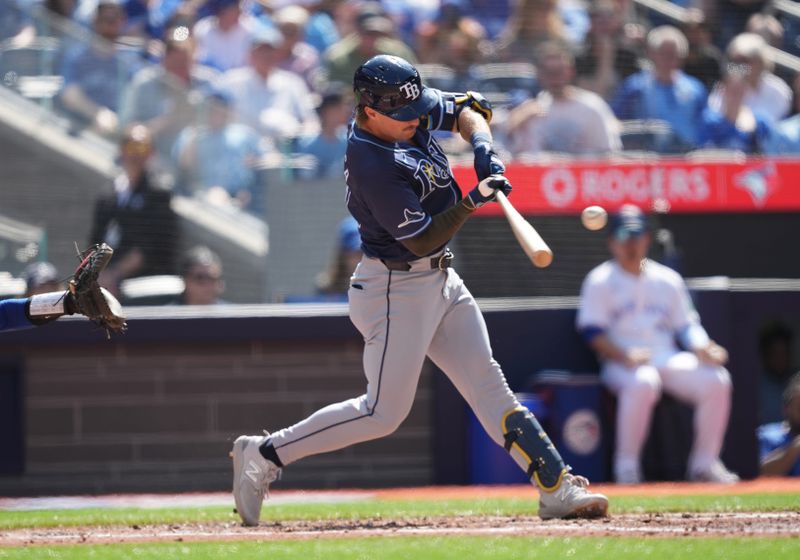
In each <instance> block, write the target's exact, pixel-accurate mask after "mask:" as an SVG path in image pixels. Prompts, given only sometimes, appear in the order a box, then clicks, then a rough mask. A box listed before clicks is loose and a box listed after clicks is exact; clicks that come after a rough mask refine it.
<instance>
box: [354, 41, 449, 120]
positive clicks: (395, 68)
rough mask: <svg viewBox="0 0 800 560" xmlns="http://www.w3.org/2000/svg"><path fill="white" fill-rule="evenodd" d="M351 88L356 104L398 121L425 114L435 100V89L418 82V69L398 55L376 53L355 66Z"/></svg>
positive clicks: (436, 97)
mask: <svg viewBox="0 0 800 560" xmlns="http://www.w3.org/2000/svg"><path fill="white" fill-rule="evenodd" d="M353 90H354V91H355V93H356V100H357V102H358V104H359V105H364V106H366V107H371V108H373V109H375V110H376V111H378V112H379V113H382V114H384V115H386V116H387V117H390V118H392V119H395V120H398V121H410V120H413V119H417V118H420V117H424V116H426V115H427V114H428V113H429V112H430V110H431V109H433V107H434V105H436V103H438V102H439V95H438V93H437V92H436V90H433V89H431V88H427V87H425V86H423V85H422V80H421V79H420V77H419V72H417V69H416V68H414V66H413V65H411V63H409V62H408V61H407V60H404V59H402V58H400V57H398V56H390V55H386V54H380V55H378V56H374V57H372V58H370V59H369V60H368V61H366V62H365V63H364V64H362V65H361V66H359V67H358V70H356V73H355V76H354V77H353Z"/></svg>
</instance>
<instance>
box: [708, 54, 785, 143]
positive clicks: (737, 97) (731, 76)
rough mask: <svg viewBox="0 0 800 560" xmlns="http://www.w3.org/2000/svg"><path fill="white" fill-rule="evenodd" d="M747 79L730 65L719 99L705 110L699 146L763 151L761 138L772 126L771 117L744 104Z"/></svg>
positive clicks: (736, 68) (734, 66) (738, 69)
mask: <svg viewBox="0 0 800 560" xmlns="http://www.w3.org/2000/svg"><path fill="white" fill-rule="evenodd" d="M746 80H747V78H746V76H745V75H744V74H743V72H742V71H741V69H740V67H739V66H736V65H732V66H729V67H728V68H727V71H726V75H725V78H724V80H723V85H722V86H721V87H720V91H721V95H720V98H719V102H718V103H717V104H715V106H712V105H711V104H710V103H709V105H708V106H707V107H706V108H705V109H704V110H703V117H702V120H701V126H700V135H699V137H698V146H699V147H701V148H720V149H726V150H738V151H741V152H744V153H746V154H755V153H759V152H760V151H761V145H760V142H759V139H760V138H761V136H762V135H763V134H764V133H765V132H766V128H767V127H769V119H764V118H763V117H761V116H760V115H758V114H756V113H755V112H754V111H753V110H751V109H750V107H748V106H747V105H746V104H745V102H744V99H745V95H746V93H747V88H748V86H747V81H746ZM717 106H718V108H717Z"/></svg>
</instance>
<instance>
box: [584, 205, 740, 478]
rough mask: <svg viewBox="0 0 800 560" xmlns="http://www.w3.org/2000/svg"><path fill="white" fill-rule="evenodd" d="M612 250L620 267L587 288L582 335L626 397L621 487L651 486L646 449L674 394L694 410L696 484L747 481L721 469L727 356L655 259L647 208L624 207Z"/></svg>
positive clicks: (617, 461)
mask: <svg viewBox="0 0 800 560" xmlns="http://www.w3.org/2000/svg"><path fill="white" fill-rule="evenodd" d="M608 246H609V249H610V251H611V254H612V256H613V259H611V260H609V261H606V262H604V263H602V264H601V265H599V266H597V267H596V268H594V269H593V270H592V271H591V272H589V274H588V276H587V277H586V279H585V280H584V282H583V287H582V290H581V303H580V309H579V311H578V318H577V326H578V330H579V331H580V332H581V334H582V335H583V337H584V339H585V340H586V341H587V343H588V344H589V346H591V348H592V349H593V350H594V351H595V352H596V353H597V356H598V358H599V359H600V361H601V363H602V371H601V379H602V381H603V383H604V384H605V385H606V386H607V387H608V388H609V389H610V390H611V391H612V392H613V393H615V394H616V395H617V426H616V449H615V450H614V476H615V480H616V481H617V482H618V483H624V484H636V483H639V482H641V481H642V474H641V466H640V456H641V451H642V447H643V446H644V443H645V439H646V438H647V434H648V431H649V428H650V418H651V415H652V411H653V408H654V406H655V404H656V403H657V402H658V399H659V398H660V396H661V392H662V391H665V392H667V393H669V394H671V395H673V396H675V397H676V398H678V399H680V400H681V401H684V402H686V403H687V404H689V405H691V406H692V407H694V443H693V446H692V451H691V454H690V456H689V465H688V472H687V477H688V479H689V480H693V481H705V482H719V483H733V482H736V481H738V480H739V477H738V476H737V475H736V474H734V473H732V472H730V471H729V470H728V469H727V468H726V467H725V466H724V465H723V464H722V462H721V461H720V459H719V454H720V450H721V448H722V442H723V438H724V435H725V429H726V427H727V424H728V415H729V412H730V403H731V379H730V375H729V374H728V371H727V370H726V369H725V368H724V367H723V365H724V364H725V363H726V362H727V359H728V353H727V351H726V350H725V349H724V348H723V347H722V346H720V345H718V344H717V343H715V342H714V341H713V340H711V339H710V338H709V337H708V334H707V333H706V331H705V329H703V327H702V325H701V324H700V319H699V316H698V314H697V312H696V311H695V309H694V307H693V305H692V302H691V299H690V298H689V292H688V289H687V288H686V284H685V283H684V281H683V278H681V276H680V275H679V274H678V273H677V272H675V271H674V270H672V269H670V268H667V267H665V266H663V265H661V264H659V263H657V262H654V261H652V260H650V259H647V258H646V256H647V251H648V248H649V247H650V233H649V232H648V224H647V217H646V216H645V214H644V213H643V212H642V211H641V209H640V208H638V207H636V206H633V205H625V206H623V207H622V208H621V209H620V211H619V213H617V214H615V215H614V216H613V217H612V219H611V222H610V224H609V240H608ZM676 339H677V342H679V343H680V345H681V347H683V348H685V349H686V350H685V351H682V350H680V349H679V348H678V345H677V343H676Z"/></svg>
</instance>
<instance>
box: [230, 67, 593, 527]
mask: <svg viewBox="0 0 800 560" xmlns="http://www.w3.org/2000/svg"><path fill="white" fill-rule="evenodd" d="M354 89H355V93H356V98H357V101H358V106H357V109H356V117H355V122H354V123H353V124H352V126H351V131H350V134H349V138H348V146H347V154H346V158H345V164H344V173H345V178H346V181H347V207H348V209H349V210H350V213H351V214H352V215H353V217H354V218H355V219H356V220H357V221H358V223H359V226H360V233H361V239H362V249H363V252H364V257H363V258H362V260H361V262H360V263H359V264H358V266H357V267H356V270H355V272H354V273H353V276H352V278H351V281H350V288H349V291H348V297H349V302H350V318H351V320H352V321H353V323H354V324H355V326H356V327H357V328H358V330H359V331H360V332H361V334H362V335H363V337H364V342H365V346H364V370H365V374H366V378H367V389H366V393H365V394H363V395H361V396H360V397H356V398H354V399H351V400H348V401H344V402H340V403H336V404H332V405H330V406H327V407H325V408H323V409H321V410H319V411H317V412H315V413H314V414H312V415H311V416H310V417H309V418H307V419H305V420H303V421H302V422H299V423H298V424H295V425H294V426H290V427H288V428H285V429H283V430H279V431H277V432H275V433H273V434H272V435H267V436H240V437H239V438H238V439H237V440H236V441H235V443H234V445H233V450H232V452H231V456H232V458H233V469H234V481H233V493H234V498H235V501H236V508H237V511H238V512H239V515H240V516H241V518H242V520H243V521H244V523H245V524H246V525H256V524H257V523H258V520H259V517H260V514H261V505H262V501H263V499H264V494H265V492H266V491H267V490H268V488H269V484H270V483H271V482H273V481H274V480H275V479H276V478H277V477H278V475H279V474H280V469H281V468H282V467H284V466H285V465H289V464H290V463H293V462H295V461H297V460H299V459H302V458H303V457H307V456H309V455H313V454H316V453H323V452H326V451H333V450H336V449H341V448H343V447H346V446H349V445H352V444H354V443H358V442H361V441H366V440H370V439H374V438H379V437H382V436H385V435H388V434H390V433H392V432H393V431H395V430H396V429H397V427H398V426H399V425H400V424H401V422H402V421H403V419H404V418H405V417H406V415H407V414H408V413H409V411H410V409H411V405H412V402H413V399H414V394H415V392H416V389H417V382H418V380H419V375H420V371H421V368H422V364H423V360H424V359H425V356H426V355H427V356H429V357H430V358H431V360H433V362H434V363H435V364H436V365H437V366H439V368H441V369H442V371H444V372H445V373H446V374H447V375H448V377H449V378H450V379H451V380H452V382H453V383H454V385H455V386H456V387H457V388H458V390H459V391H460V392H461V394H462V395H463V396H464V398H465V399H466V400H467V402H468V403H469V405H470V406H471V407H472V409H473V410H474V411H475V413H476V415H477V417H478V418H479V419H480V421H481V423H482V424H483V427H484V428H485V429H486V431H487V432H488V433H489V434H490V436H491V437H492V438H493V439H494V440H495V441H496V442H497V443H498V444H500V445H503V446H505V448H506V449H507V450H509V452H510V453H511V455H512V456H513V457H514V459H515V460H516V462H517V463H518V464H519V465H520V467H521V468H523V469H524V470H525V471H526V472H527V473H528V475H529V476H530V477H531V480H532V482H533V483H534V484H535V485H536V486H537V487H538V488H539V490H540V507H539V515H540V516H541V517H542V518H552V517H574V516H581V517H597V516H602V515H605V513H606V510H607V507H608V500H607V499H606V497H605V496H603V495H600V494H593V493H591V492H589V491H588V490H587V489H586V486H587V485H588V481H587V480H586V479H585V478H583V477H580V476H574V475H572V474H570V473H569V468H568V467H566V466H565V465H564V462H563V461H562V459H561V457H560V455H559V454H558V452H557V451H556V449H555V448H554V446H553V445H552V443H551V442H550V440H549V438H548V437H547V435H546V434H545V433H544V431H543V430H542V428H541V426H540V425H539V422H538V421H537V420H536V418H535V417H534V416H533V415H532V414H531V413H530V412H529V411H528V410H527V409H525V408H524V407H522V406H521V405H520V403H519V402H518V401H517V399H516V398H515V396H514V394H513V393H512V392H511V391H510V390H509V388H508V385H507V384H506V381H505V378H504V377H503V373H502V371H501V369H500V366H499V365H498V363H497V362H496V361H495V360H494V359H493V358H492V352H491V348H490V346H489V338H488V336H487V331H486V325H485V323H484V320H483V316H482V315H481V313H480V310H479V309H478V307H477V305H476V303H475V300H474V299H473V297H472V295H471V294H470V293H469V291H468V290H467V288H466V287H465V286H464V283H463V282H462V280H461V278H460V277H459V276H458V274H457V273H456V271H455V270H454V269H453V268H452V262H453V255H452V254H451V253H450V251H449V250H448V249H447V242H448V241H449V240H450V239H451V238H452V236H453V235H454V234H455V233H456V232H457V231H458V229H459V228H460V227H461V226H462V225H463V224H464V222H465V221H466V220H467V218H469V216H470V215H471V214H472V213H473V212H474V211H475V209H476V208H478V207H479V206H481V205H483V204H484V203H486V202H488V201H490V200H492V199H493V198H494V195H495V192H496V191H497V190H501V191H503V192H504V193H508V192H509V191H510V190H511V185H510V184H509V183H508V181H506V179H505V178H504V177H503V176H502V175H501V174H502V173H503V172H504V171H505V168H504V167H503V164H502V162H501V161H500V160H499V158H498V157H497V156H496V154H495V153H494V151H493V149H492V137H491V133H490V130H489V124H488V121H489V120H490V119H491V107H490V105H489V104H488V102H486V100H485V99H484V98H483V97H482V96H480V95H479V94H476V93H474V92H468V93H466V94H453V93H444V92H441V91H438V90H435V89H432V88H427V87H424V86H423V85H422V83H421V80H420V77H419V73H418V72H417V70H416V69H415V68H414V67H413V66H412V65H411V64H409V63H408V62H407V61H405V60H403V59H401V58H398V57H393V56H386V55H380V56H376V57H374V58H372V59H370V60H368V61H367V62H365V63H364V64H363V65H361V66H360V67H359V68H358V70H357V71H356V73H355V77H354ZM432 130H447V131H454V132H458V133H460V135H461V136H462V137H463V138H464V139H466V140H468V141H470V142H471V143H472V145H473V148H474V152H475V160H474V161H475V169H476V172H477V175H478V178H479V180H480V183H479V184H478V185H477V186H476V187H475V188H474V189H472V191H470V192H469V194H468V196H466V197H463V198H462V196H461V191H460V189H459V187H458V185H457V184H456V182H455V180H454V179H453V176H452V173H451V171H450V166H449V163H448V161H447V158H446V157H445V154H444V152H443V151H442V149H441V148H440V146H439V144H438V143H437V141H436V139H435V138H434V137H433V136H432V135H431V131H432ZM452 429H454V430H455V429H461V427H460V426H453V428H452Z"/></svg>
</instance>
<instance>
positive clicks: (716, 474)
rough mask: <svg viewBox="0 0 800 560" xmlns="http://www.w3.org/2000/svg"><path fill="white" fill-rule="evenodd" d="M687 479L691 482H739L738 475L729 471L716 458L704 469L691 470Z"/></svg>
mask: <svg viewBox="0 0 800 560" xmlns="http://www.w3.org/2000/svg"><path fill="white" fill-rule="evenodd" d="M689 480H691V481H692V482H715V483H717V484H736V483H737V482H739V475H738V474H736V473H735V472H731V471H729V470H728V469H727V467H725V465H723V464H722V461H720V460H719V459H717V460H716V461H714V462H713V463H712V464H711V466H710V467H709V468H708V469H706V470H704V471H693V472H690V473H689Z"/></svg>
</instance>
